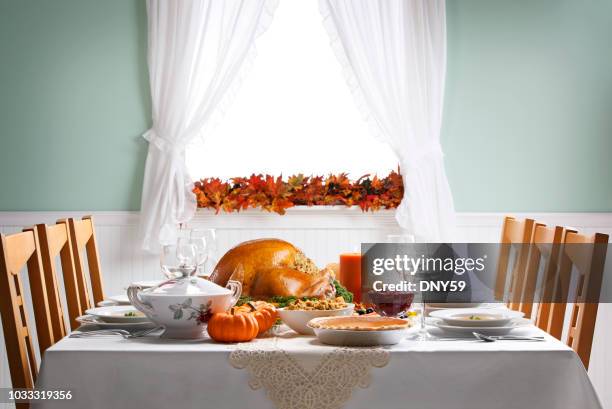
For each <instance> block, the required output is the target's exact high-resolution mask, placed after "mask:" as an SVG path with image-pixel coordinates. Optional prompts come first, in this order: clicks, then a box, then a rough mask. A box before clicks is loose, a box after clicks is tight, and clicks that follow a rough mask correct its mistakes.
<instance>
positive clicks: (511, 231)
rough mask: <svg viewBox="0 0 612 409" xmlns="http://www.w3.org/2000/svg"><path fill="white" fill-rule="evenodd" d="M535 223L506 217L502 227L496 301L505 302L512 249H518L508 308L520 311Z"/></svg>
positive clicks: (512, 273)
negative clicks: (521, 293) (521, 294)
mask: <svg viewBox="0 0 612 409" xmlns="http://www.w3.org/2000/svg"><path fill="white" fill-rule="evenodd" d="M533 226H534V221H533V220H532V219H525V220H522V221H518V220H516V219H515V218H514V217H509V216H506V217H505V218H504V223H503V225H502V233H501V238H500V243H501V246H500V253H499V259H498V262H497V277H496V280H495V299H496V300H499V301H503V300H504V296H505V295H506V286H507V284H508V270H509V264H510V254H511V250H512V248H513V247H514V248H516V250H517V252H516V254H517V256H516V259H515V260H514V265H513V266H512V269H511V274H510V288H509V292H508V300H507V301H508V307H509V308H511V309H518V308H519V306H520V299H519V296H520V292H521V291H520V290H521V289H522V288H523V283H524V276H525V269H526V267H527V258H528V255H529V243H530V242H531V238H532V234H533Z"/></svg>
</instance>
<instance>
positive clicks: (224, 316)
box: [208, 308, 259, 342]
mask: <svg viewBox="0 0 612 409" xmlns="http://www.w3.org/2000/svg"><path fill="white" fill-rule="evenodd" d="M258 332H259V325H258V324H257V319H255V316H254V315H253V314H251V313H243V312H239V311H236V309H235V308H232V309H231V310H230V312H229V313H228V312H221V313H217V314H213V316H212V317H211V318H210V320H209V321H208V335H210V337H211V338H212V339H214V340H215V341H217V342H247V341H250V340H252V339H253V338H255V337H256V336H257V333H258Z"/></svg>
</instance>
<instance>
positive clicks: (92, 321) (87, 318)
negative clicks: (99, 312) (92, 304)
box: [76, 315, 155, 330]
mask: <svg viewBox="0 0 612 409" xmlns="http://www.w3.org/2000/svg"><path fill="white" fill-rule="evenodd" d="M76 320H77V322H79V323H81V324H82V325H95V326H97V327H100V328H119V329H126V330H127V329H147V328H153V327H154V326H155V324H154V323H152V322H151V321H145V322H105V321H102V320H100V319H99V318H96V317H95V316H93V315H81V316H80V317H77V318H76Z"/></svg>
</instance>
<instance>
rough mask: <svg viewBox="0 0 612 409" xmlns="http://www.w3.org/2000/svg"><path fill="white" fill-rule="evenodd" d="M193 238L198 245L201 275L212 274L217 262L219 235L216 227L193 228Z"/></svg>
mask: <svg viewBox="0 0 612 409" xmlns="http://www.w3.org/2000/svg"><path fill="white" fill-rule="evenodd" d="M191 239H192V241H193V242H194V244H195V245H196V246H197V247H198V252H199V263H198V270H199V274H198V275H199V276H203V277H205V276H207V275H210V273H211V272H212V270H213V269H214V268H215V266H216V264H217V261H218V260H217V237H216V232H215V229H193V230H191Z"/></svg>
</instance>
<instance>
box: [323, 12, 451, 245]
mask: <svg viewBox="0 0 612 409" xmlns="http://www.w3.org/2000/svg"><path fill="white" fill-rule="evenodd" d="M319 7H320V11H321V14H322V16H323V23H324V26H325V28H326V29H327V31H328V33H329V35H330V40H331V45H332V48H333V49H334V51H335V52H336V55H337V57H338V59H339V61H340V63H341V64H342V67H343V70H344V73H345V76H346V79H347V82H348V85H349V87H350V88H351V90H352V92H353V95H354V96H355V97H356V99H357V103H358V105H359V108H360V109H361V111H362V112H363V114H364V116H365V117H366V120H367V122H368V124H369V125H370V128H371V129H372V131H373V132H374V134H375V135H376V136H377V137H378V138H380V139H381V140H383V141H384V142H386V143H388V144H389V145H390V147H391V148H392V149H393V151H394V152H395V154H396V155H397V156H398V158H399V161H400V167H401V173H402V176H403V179H404V198H403V200H402V203H401V204H400V206H399V208H398V209H397V211H396V219H397V221H398V223H399V224H400V226H401V227H402V228H404V229H406V230H407V231H408V232H410V233H411V234H414V236H415V238H416V239H417V240H418V241H432V242H435V241H444V240H450V239H452V237H453V234H454V228H455V221H454V214H455V212H454V205H453V198H452V195H451V191H450V187H449V184H448V180H447V178H446V173H445V170H444V163H443V153H442V148H441V146H440V128H441V123H442V107H443V99H444V98H443V97H444V80H445V74H446V11H445V0H319Z"/></svg>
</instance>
